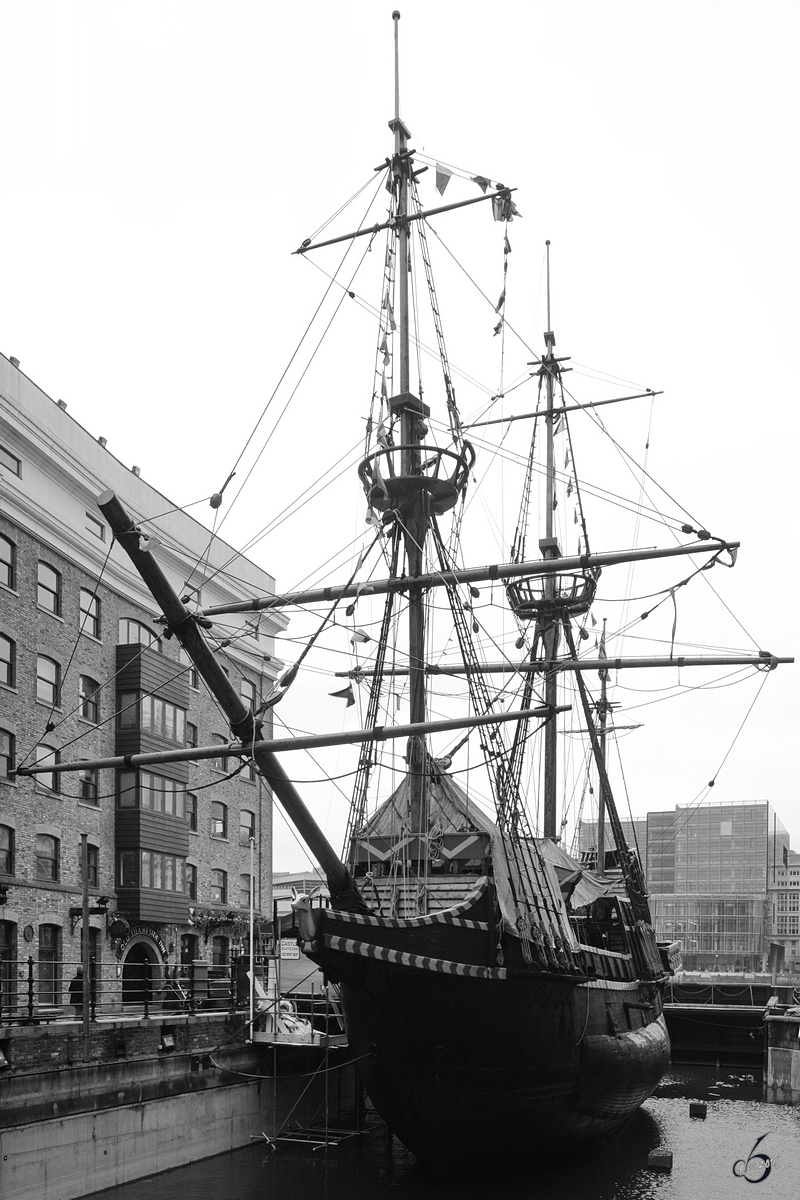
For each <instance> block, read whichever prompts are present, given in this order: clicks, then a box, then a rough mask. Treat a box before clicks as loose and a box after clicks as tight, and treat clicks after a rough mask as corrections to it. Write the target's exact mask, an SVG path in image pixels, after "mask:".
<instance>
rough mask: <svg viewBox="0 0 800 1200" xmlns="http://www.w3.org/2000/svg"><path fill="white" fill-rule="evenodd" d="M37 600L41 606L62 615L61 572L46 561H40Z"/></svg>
mask: <svg viewBox="0 0 800 1200" xmlns="http://www.w3.org/2000/svg"><path fill="white" fill-rule="evenodd" d="M36 601H37V603H38V605H39V607H40V608H44V609H46V610H47V612H51V613H53V614H54V616H56V617H60V616H61V572H60V571H57V570H56V569H55V567H51V566H50V564H49V563H46V562H40V563H39V571H38V575H37V590H36Z"/></svg>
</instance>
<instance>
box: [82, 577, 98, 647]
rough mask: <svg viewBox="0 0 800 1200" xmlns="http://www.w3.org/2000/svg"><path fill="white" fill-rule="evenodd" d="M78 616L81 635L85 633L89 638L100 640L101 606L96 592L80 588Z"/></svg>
mask: <svg viewBox="0 0 800 1200" xmlns="http://www.w3.org/2000/svg"><path fill="white" fill-rule="evenodd" d="M79 603H80V615H81V633H86V634H88V635H89V637H93V638H97V640H98V641H99V640H100V630H101V629H102V624H101V615H102V611H103V606H102V604H101V602H100V597H99V596H98V595H97V594H96V592H92V591H90V590H89V588H81V590H80V600H79Z"/></svg>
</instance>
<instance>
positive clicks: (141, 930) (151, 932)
mask: <svg viewBox="0 0 800 1200" xmlns="http://www.w3.org/2000/svg"><path fill="white" fill-rule="evenodd" d="M135 937H146V938H149V939H150V941H151V942H155V944H156V946H157V948H158V950H159V953H160V954H161V957H162V958H163V960H164V962H166V961H167V954H168V951H167V947H166V946H165V945H164V942H163V940H162V938H161V934H160V933H159V932H158V930H157V929H151V928H150V926H149V925H134V926H133V927H132V928H129V929H128V935H127V937H126V938H125V939H124V941H121V942H120V943H119V945H118V946H117V958H122V955H123V953H124V950H125V947H126V946H127V945H129V944H130V943H131V942H132V941H133V939H134V938H135Z"/></svg>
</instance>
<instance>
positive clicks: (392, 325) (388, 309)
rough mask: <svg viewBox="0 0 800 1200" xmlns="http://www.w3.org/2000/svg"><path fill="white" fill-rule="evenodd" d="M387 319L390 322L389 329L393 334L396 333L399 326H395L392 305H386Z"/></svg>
mask: <svg viewBox="0 0 800 1200" xmlns="http://www.w3.org/2000/svg"><path fill="white" fill-rule="evenodd" d="M386 319H387V321H388V322H389V328H390V329H391V331H392V333H394V331H395V330H396V329H397V325H396V324H395V320H394V312H393V311H392V306H391V304H387V305H386Z"/></svg>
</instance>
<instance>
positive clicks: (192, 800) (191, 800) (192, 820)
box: [186, 792, 197, 833]
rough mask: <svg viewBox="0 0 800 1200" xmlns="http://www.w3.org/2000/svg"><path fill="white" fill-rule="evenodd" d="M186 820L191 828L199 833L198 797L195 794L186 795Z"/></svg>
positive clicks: (188, 793)
mask: <svg viewBox="0 0 800 1200" xmlns="http://www.w3.org/2000/svg"><path fill="white" fill-rule="evenodd" d="M186 820H187V822H188V825H189V828H190V829H191V830H192V831H193V832H194V833H197V796H195V795H194V793H193V792H187V793H186Z"/></svg>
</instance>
